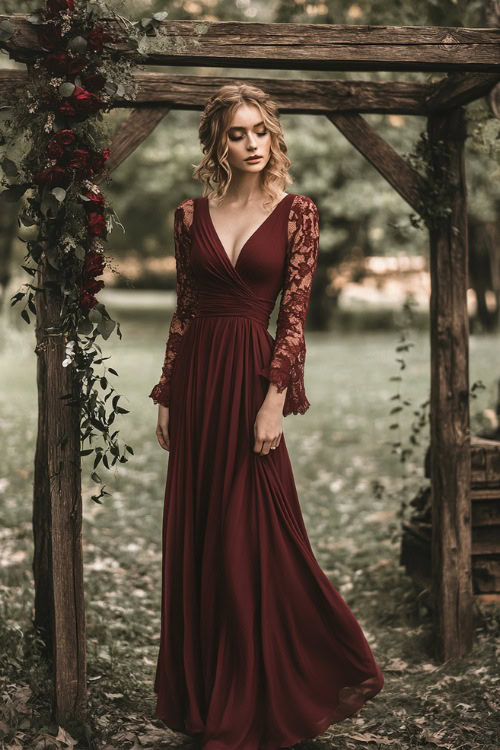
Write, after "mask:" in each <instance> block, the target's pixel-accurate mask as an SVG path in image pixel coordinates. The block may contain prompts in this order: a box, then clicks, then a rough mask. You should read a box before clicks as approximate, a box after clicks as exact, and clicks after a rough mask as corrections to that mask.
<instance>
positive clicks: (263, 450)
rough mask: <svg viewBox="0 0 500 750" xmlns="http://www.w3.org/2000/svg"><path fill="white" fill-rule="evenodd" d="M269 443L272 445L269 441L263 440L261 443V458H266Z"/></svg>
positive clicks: (269, 446) (269, 447)
mask: <svg viewBox="0 0 500 750" xmlns="http://www.w3.org/2000/svg"><path fill="white" fill-rule="evenodd" d="M271 443H272V441H271V440H264V441H263V442H262V451H261V456H267V454H268V453H269V451H270V450H271Z"/></svg>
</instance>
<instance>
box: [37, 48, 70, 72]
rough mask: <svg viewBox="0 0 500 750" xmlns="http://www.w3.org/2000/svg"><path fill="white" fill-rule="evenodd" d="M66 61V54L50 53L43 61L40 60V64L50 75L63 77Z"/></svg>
mask: <svg viewBox="0 0 500 750" xmlns="http://www.w3.org/2000/svg"><path fill="white" fill-rule="evenodd" d="M66 59H67V54H66V52H51V53H50V55H47V56H46V57H45V59H42V63H43V64H44V65H45V67H46V68H47V70H49V71H50V72H51V73H54V74H55V75H64V74H65V72H66Z"/></svg>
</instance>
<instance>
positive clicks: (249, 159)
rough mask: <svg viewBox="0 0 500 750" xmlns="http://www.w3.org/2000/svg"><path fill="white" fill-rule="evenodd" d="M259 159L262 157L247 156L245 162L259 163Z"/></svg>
mask: <svg viewBox="0 0 500 750" xmlns="http://www.w3.org/2000/svg"><path fill="white" fill-rule="evenodd" d="M260 159H262V156H249V157H248V159H245V161H260Z"/></svg>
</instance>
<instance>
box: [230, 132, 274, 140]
mask: <svg viewBox="0 0 500 750" xmlns="http://www.w3.org/2000/svg"><path fill="white" fill-rule="evenodd" d="M255 135H260V136H262V135H267V130H266V131H265V133H256V134H255ZM242 138H243V136H242V135H239V136H233V137H232V138H231V140H232V141H241V139H242Z"/></svg>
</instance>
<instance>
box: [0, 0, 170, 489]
mask: <svg viewBox="0 0 500 750" xmlns="http://www.w3.org/2000/svg"><path fill="white" fill-rule="evenodd" d="M104 14H106V15H107V17H111V18H112V19H113V20H114V21H116V23H114V24H112V25H108V28H109V27H111V28H112V29H113V33H110V31H109V30H107V29H106V28H105V26H104V25H103V24H102V23H100V19H101V18H102V17H103V15H104ZM166 16H167V13H166V12H165V13H157V14H155V15H154V16H153V17H152V18H149V19H141V20H140V21H139V22H137V24H134V23H131V22H130V21H128V20H127V19H124V18H123V17H121V16H118V14H116V13H115V12H114V11H113V10H111V9H110V8H109V7H108V6H107V5H106V3H104V2H103V1H102V0H97V1H96V2H93V3H87V2H83V1H82V0H47V4H46V8H45V9H39V10H37V11H36V13H35V14H33V15H31V16H29V17H28V21H29V22H30V23H31V24H33V26H34V27H35V28H36V31H37V35H38V41H39V44H40V46H41V47H42V48H43V51H42V52H40V53H38V54H37V55H36V57H35V58H34V61H33V64H32V65H31V68H32V70H31V76H30V83H29V85H28V86H27V88H26V92H25V93H26V96H23V97H19V96H18V95H17V97H16V98H15V99H13V100H12V101H10V100H9V101H8V104H7V105H4V106H1V107H0V146H3V147H5V148H4V151H3V154H2V155H1V156H0V166H1V167H2V170H3V176H2V177H0V185H1V186H3V188H4V189H3V191H2V192H1V193H0V199H1V200H4V201H10V202H16V201H19V200H20V199H21V198H22V199H23V205H22V208H21V210H20V213H19V216H18V225H19V227H20V230H21V233H22V234H24V237H25V239H23V237H20V239H23V241H25V242H26V247H27V251H26V256H25V259H24V261H25V263H24V265H23V266H22V267H23V269H24V270H25V271H26V272H27V273H28V274H29V275H30V276H31V277H35V275H36V274H37V271H38V270H39V268H40V266H41V263H42V261H44V262H46V263H47V264H48V266H47V268H48V270H49V274H47V275H46V276H45V279H46V280H45V282H44V287H45V288H41V289H39V288H37V287H36V286H35V284H33V283H26V284H24V285H23V287H21V289H20V290H19V291H18V292H17V293H16V294H15V295H14V296H13V297H12V300H11V304H12V305H15V304H17V303H20V302H21V301H22V300H24V306H23V308H22V311H21V315H22V317H23V319H24V320H25V321H26V322H27V323H30V312H31V313H33V314H36V306H35V302H34V300H35V295H36V294H38V293H44V294H55V295H56V296H57V299H58V300H59V301H60V319H59V322H58V324H57V326H56V328H55V329H51V331H50V333H51V334H52V335H54V334H59V335H63V336H64V337H65V358H64V360H63V361H62V362H61V366H62V367H72V368H73V371H74V377H75V378H77V380H78V386H79V387H78V393H79V399H78V405H79V407H80V436H81V455H89V454H91V453H94V454H95V458H94V467H93V469H94V470H93V472H92V479H93V480H94V481H95V482H96V483H99V484H100V485H101V488H100V492H99V494H98V495H97V494H96V495H93V496H92V499H93V500H94V501H96V502H100V498H101V497H102V496H103V495H109V494H110V493H108V492H105V490H104V487H105V485H103V483H102V481H101V479H100V477H99V475H98V474H97V473H96V469H97V467H98V465H99V464H100V462H101V461H102V463H103V465H104V466H105V467H106V468H107V469H109V468H110V467H111V466H114V465H115V464H116V463H117V462H121V463H124V462H126V461H127V460H128V459H127V453H132V454H133V449H132V448H131V447H130V446H128V445H123V446H122V445H120V442H119V440H118V430H116V431H114V432H111V429H112V428H111V426H112V424H113V422H114V419H115V416H116V414H125V413H127V411H128V410H127V409H124V408H122V407H121V406H119V403H118V402H119V400H120V398H121V396H120V395H119V394H117V393H116V391H115V389H114V387H113V386H112V385H111V384H110V382H109V380H108V374H111V375H115V376H116V375H118V373H117V372H116V371H115V370H114V369H113V368H111V367H106V366H105V365H104V364H103V363H104V360H105V359H107V358H105V357H103V356H102V350H101V348H100V346H99V344H98V342H97V339H98V337H99V336H100V337H102V338H103V339H107V338H108V337H109V336H110V335H111V333H112V332H113V331H114V330H116V332H117V334H118V335H119V337H120V338H121V332H120V326H119V323H118V322H117V321H115V320H113V319H112V318H111V316H110V315H109V313H108V311H107V310H106V307H105V305H104V304H103V303H101V302H99V301H98V296H97V295H98V293H99V291H100V290H101V289H102V288H103V286H104V282H103V281H102V279H99V278H98V277H99V276H101V275H102V273H103V271H104V268H105V267H106V265H109V266H110V267H111V264H110V260H109V259H108V258H107V257H106V254H105V248H104V245H103V243H104V242H106V241H107V239H108V235H109V233H110V232H111V231H112V229H113V225H114V223H118V224H120V222H119V220H118V217H117V216H116V213H115V212H114V210H113V208H112V207H111V206H110V205H109V204H108V203H107V202H106V199H105V196H104V195H103V193H102V192H101V191H100V189H99V187H98V186H97V185H96V184H95V179H96V177H97V176H104V177H106V178H108V179H109V175H107V174H106V161H107V160H108V158H109V156H110V150H109V148H107V147H106V145H105V143H106V138H107V137H108V133H107V128H106V126H105V124H103V113H106V112H108V111H109V110H110V109H111V107H112V106H113V104H114V102H115V101H116V100H117V99H134V98H135V97H136V88H135V83H134V79H133V72H134V69H137V67H140V65H139V60H140V54H139V51H138V50H139V44H140V40H141V37H142V36H143V35H144V34H147V35H149V36H150V35H156V27H157V26H158V24H159V23H160V22H161V21H163V20H164V19H165V17H166ZM13 29H14V27H13V25H12V24H11V23H10V22H9V21H8V20H5V21H3V23H2V24H0V46H1V44H2V42H4V41H6V40H8V39H9V38H10V36H11V35H12V32H13ZM120 226H122V225H121V224H120ZM122 229H123V226H122ZM47 276H48V279H47ZM33 280H34V279H33ZM98 367H99V371H98V370H97V368H98ZM96 437H98V438H99V439H100V442H101V444H98V445H97V444H95V443H94V439H95V438H96ZM87 441H88V444H89V446H90V447H87V448H86V447H85V444H86V442H87Z"/></svg>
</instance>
